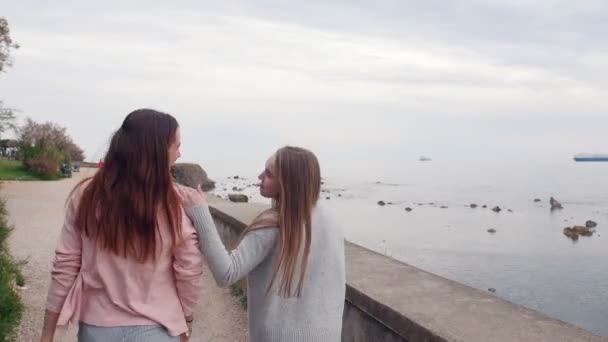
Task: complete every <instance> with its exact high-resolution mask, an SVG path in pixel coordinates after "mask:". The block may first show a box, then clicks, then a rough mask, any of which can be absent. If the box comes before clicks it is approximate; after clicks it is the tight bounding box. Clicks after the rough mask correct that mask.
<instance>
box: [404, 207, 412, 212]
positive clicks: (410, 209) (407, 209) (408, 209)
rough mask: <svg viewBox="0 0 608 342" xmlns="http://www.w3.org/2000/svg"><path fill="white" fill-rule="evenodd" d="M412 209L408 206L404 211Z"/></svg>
mask: <svg viewBox="0 0 608 342" xmlns="http://www.w3.org/2000/svg"><path fill="white" fill-rule="evenodd" d="M412 210H413V209H412V208H410V207H407V208H405V211H412Z"/></svg>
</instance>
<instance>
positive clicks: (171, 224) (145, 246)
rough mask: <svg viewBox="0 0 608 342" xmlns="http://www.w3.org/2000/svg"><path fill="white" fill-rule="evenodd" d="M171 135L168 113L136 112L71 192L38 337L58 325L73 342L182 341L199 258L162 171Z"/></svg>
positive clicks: (175, 152) (174, 145) (174, 137)
mask: <svg viewBox="0 0 608 342" xmlns="http://www.w3.org/2000/svg"><path fill="white" fill-rule="evenodd" d="M180 139H181V138H180V130H179V127H178V123H177V121H176V120H175V118H173V117H172V116H170V115H169V114H164V113H160V112H157V111H153V110H149V109H142V110H136V111H134V112H132V113H131V114H129V115H128V116H127V117H126V118H125V120H124V122H123V123H122V126H121V127H120V128H119V129H118V130H117V131H116V133H115V134H114V136H113V137H112V140H111V143H110V148H109V150H108V152H107V154H106V156H105V158H104V160H105V162H106V165H105V166H104V167H103V168H101V169H100V170H99V171H98V172H97V173H96V174H95V175H94V176H93V177H92V178H89V179H86V180H84V181H82V182H80V183H79V184H78V185H77V186H76V187H75V188H74V190H72V193H71V194H70V197H69V199H68V201H67V208H66V210H67V212H66V216H65V223H64V225H63V230H62V232H61V238H60V241H59V244H58V246H57V249H56V251H55V260H54V262H53V269H52V272H51V276H52V279H51V284H50V287H49V291H48V298H47V310H46V316H45V320H44V326H43V330H42V337H41V340H40V341H42V342H51V341H53V336H54V335H55V330H56V327H57V326H58V325H60V326H62V325H66V324H67V323H68V322H73V323H76V324H79V330H78V341H80V342H102V341H103V342H136V341H137V342H140V341H141V342H144V341H146V342H147V341H150V342H151V341H154V342H165V341H167V342H168V341H175V342H176V341H180V339H181V340H182V341H185V340H186V336H187V335H189V334H190V332H191V331H192V323H193V320H194V317H193V308H194V305H195V304H196V302H197V300H198V297H199V293H200V285H201V283H200V281H201V273H202V257H201V253H200V251H199V246H198V238H197V236H196V232H195V230H194V227H193V226H192V224H191V223H190V220H189V219H188V217H186V214H185V212H184V210H183V208H182V206H181V203H180V198H179V195H178V193H177V191H176V188H175V185H174V183H173V180H172V177H171V171H170V168H171V166H172V165H173V163H174V162H175V161H176V160H177V159H178V158H179V157H180V151H179V149H180ZM159 151H161V153H159ZM100 163H101V161H100Z"/></svg>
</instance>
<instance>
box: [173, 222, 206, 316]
mask: <svg viewBox="0 0 608 342" xmlns="http://www.w3.org/2000/svg"><path fill="white" fill-rule="evenodd" d="M183 222H184V227H183V228H182V229H184V231H185V236H184V239H183V241H182V243H181V244H180V245H178V246H177V247H176V249H175V252H174V253H173V272H174V274H175V284H176V287H177V295H178V297H179V300H180V302H181V304H182V309H183V310H184V316H190V315H192V311H193V309H194V306H195V305H196V303H197V301H198V298H199V294H200V289H201V286H202V283H201V276H202V274H203V258H202V255H201V252H200V251H199V242H198V237H197V235H196V233H195V231H194V228H193V227H192V225H191V224H190V222H189V221H188V220H187V218H185V217H184V221H183Z"/></svg>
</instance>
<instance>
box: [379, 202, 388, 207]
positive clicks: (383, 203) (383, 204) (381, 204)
mask: <svg viewBox="0 0 608 342" xmlns="http://www.w3.org/2000/svg"><path fill="white" fill-rule="evenodd" d="M378 205H379V206H381V207H382V206H385V205H386V202H384V201H378Z"/></svg>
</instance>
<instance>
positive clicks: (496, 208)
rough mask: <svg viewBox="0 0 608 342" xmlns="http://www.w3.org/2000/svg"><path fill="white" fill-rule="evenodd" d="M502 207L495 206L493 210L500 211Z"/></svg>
mask: <svg viewBox="0 0 608 342" xmlns="http://www.w3.org/2000/svg"><path fill="white" fill-rule="evenodd" d="M501 210H502V209H500V207H499V206H495V207H494V208H493V209H492V211H494V212H497V213H499V212H500V211H501Z"/></svg>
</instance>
